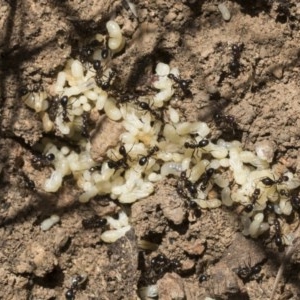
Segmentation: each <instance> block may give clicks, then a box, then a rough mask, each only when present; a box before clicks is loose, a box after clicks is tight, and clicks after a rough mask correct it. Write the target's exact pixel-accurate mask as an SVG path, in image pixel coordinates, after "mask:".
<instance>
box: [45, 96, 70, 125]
mask: <svg viewBox="0 0 300 300" xmlns="http://www.w3.org/2000/svg"><path fill="white" fill-rule="evenodd" d="M68 102H69V97H68V96H66V95H64V96H62V97H61V98H60V97H59V96H56V97H54V99H53V101H51V102H50V107H49V108H48V111H49V115H50V119H51V120H52V121H54V119H55V115H56V113H57V110H58V107H59V105H61V108H62V111H61V112H60V114H62V119H63V121H64V122H70V119H69V117H68V111H67V109H68ZM60 114H59V115H60ZM51 116H52V117H51Z"/></svg>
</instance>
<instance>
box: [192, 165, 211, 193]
mask: <svg viewBox="0 0 300 300" xmlns="http://www.w3.org/2000/svg"><path fill="white" fill-rule="evenodd" d="M214 172H215V169H214V168H209V169H207V170H206V171H205V172H204V173H203V174H202V175H201V176H200V178H199V179H198V180H197V181H196V184H197V185H198V184H200V183H201V186H200V190H201V191H205V190H206V188H207V185H208V183H209V181H210V179H211V177H212V176H213V174H214Z"/></svg>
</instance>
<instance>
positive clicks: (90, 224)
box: [81, 215, 107, 229]
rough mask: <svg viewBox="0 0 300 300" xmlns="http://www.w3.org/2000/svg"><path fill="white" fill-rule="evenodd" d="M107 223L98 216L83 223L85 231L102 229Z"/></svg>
mask: <svg viewBox="0 0 300 300" xmlns="http://www.w3.org/2000/svg"><path fill="white" fill-rule="evenodd" d="M106 223H107V220H106V219H104V218H100V217H99V216H98V215H94V216H92V217H90V218H88V219H84V220H82V222H81V224H82V226H83V228H84V229H93V228H101V227H103V226H105V225H106Z"/></svg>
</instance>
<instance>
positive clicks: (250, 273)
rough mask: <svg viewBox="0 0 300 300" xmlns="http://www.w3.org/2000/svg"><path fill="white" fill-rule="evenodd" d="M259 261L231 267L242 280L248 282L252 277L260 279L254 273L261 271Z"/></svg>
mask: <svg viewBox="0 0 300 300" xmlns="http://www.w3.org/2000/svg"><path fill="white" fill-rule="evenodd" d="M262 263H263V262H261V263H257V264H255V265H254V266H251V262H249V263H248V264H245V265H244V267H241V266H239V267H238V268H236V269H233V271H234V272H235V273H236V274H237V275H238V276H239V277H240V278H241V279H242V280H243V282H244V283H245V282H248V281H250V280H253V279H256V280H258V279H260V278H259V277H257V276H256V275H258V274H259V273H260V271H261V265H262Z"/></svg>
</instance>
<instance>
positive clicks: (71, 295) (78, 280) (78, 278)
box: [65, 275, 87, 300]
mask: <svg viewBox="0 0 300 300" xmlns="http://www.w3.org/2000/svg"><path fill="white" fill-rule="evenodd" d="M86 278H87V277H86V276H82V275H75V276H74V278H72V283H71V287H70V288H69V289H68V290H67V291H66V293H65V297H66V299H67V300H74V299H75V294H76V292H77V290H78V289H79V288H80V286H81V285H82V284H83V283H84V282H85V281H86Z"/></svg>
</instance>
